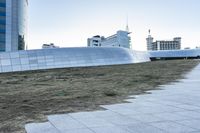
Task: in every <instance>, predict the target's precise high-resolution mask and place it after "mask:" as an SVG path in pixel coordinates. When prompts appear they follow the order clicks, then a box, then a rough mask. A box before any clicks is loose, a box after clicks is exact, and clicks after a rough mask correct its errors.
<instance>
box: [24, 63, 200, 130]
mask: <svg viewBox="0 0 200 133" xmlns="http://www.w3.org/2000/svg"><path fill="white" fill-rule="evenodd" d="M160 88H161V89H162V90H154V91H150V92H152V94H147V95H139V96H134V97H136V99H131V97H130V99H128V100H126V101H128V102H130V103H123V104H114V105H105V106H102V107H104V108H105V109H106V110H105V111H94V112H81V113H71V114H63V115H50V116H48V122H45V123H32V124H27V125H25V128H26V131H27V132H28V133H200V65H199V66H197V67H196V68H195V69H194V70H193V71H192V72H190V73H189V74H188V75H187V76H186V79H183V80H180V82H177V83H173V84H170V85H164V86H160Z"/></svg>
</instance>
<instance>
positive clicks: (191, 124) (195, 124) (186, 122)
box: [176, 119, 200, 130]
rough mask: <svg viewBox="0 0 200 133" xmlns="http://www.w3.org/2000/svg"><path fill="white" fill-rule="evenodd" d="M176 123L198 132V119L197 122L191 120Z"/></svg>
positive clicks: (199, 126)
mask: <svg viewBox="0 0 200 133" xmlns="http://www.w3.org/2000/svg"><path fill="white" fill-rule="evenodd" d="M176 122H177V123H179V124H182V125H185V126H188V127H191V128H194V129H198V130H200V119H198V120H194V119H191V120H184V121H176Z"/></svg>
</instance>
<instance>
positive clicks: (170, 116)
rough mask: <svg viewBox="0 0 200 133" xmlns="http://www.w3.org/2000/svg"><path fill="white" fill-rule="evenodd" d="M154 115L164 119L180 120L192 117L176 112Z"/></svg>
mask: <svg viewBox="0 0 200 133" xmlns="http://www.w3.org/2000/svg"><path fill="white" fill-rule="evenodd" d="M154 116H155V117H157V118H159V119H160V120H163V121H178V120H188V119H190V118H189V117H186V116H180V115H177V114H176V113H160V114H154Z"/></svg>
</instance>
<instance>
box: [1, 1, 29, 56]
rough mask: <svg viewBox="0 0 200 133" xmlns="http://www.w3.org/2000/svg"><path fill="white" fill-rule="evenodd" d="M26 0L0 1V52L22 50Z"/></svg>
mask: <svg viewBox="0 0 200 133" xmlns="http://www.w3.org/2000/svg"><path fill="white" fill-rule="evenodd" d="M27 7H28V0H0V52H9V51H17V50H24V49H25V45H26V44H25V43H26V23H27Z"/></svg>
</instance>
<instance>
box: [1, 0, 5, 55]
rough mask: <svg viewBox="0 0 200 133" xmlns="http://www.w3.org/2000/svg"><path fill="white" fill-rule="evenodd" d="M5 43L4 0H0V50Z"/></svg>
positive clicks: (2, 49) (3, 47) (3, 49)
mask: <svg viewBox="0 0 200 133" xmlns="http://www.w3.org/2000/svg"><path fill="white" fill-rule="evenodd" d="M5 44H6V0H0V52H2V51H5Z"/></svg>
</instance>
